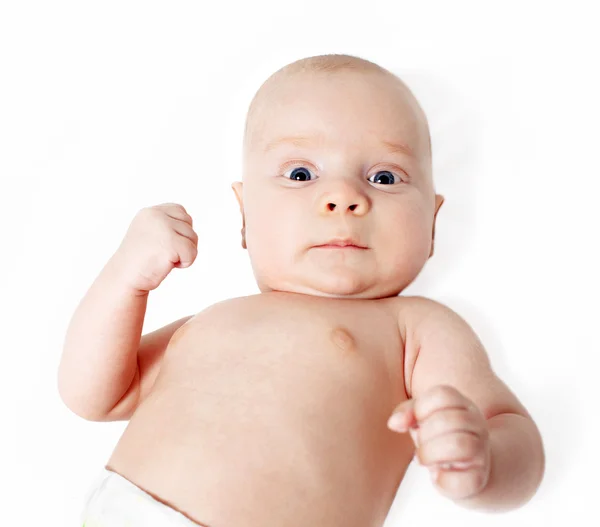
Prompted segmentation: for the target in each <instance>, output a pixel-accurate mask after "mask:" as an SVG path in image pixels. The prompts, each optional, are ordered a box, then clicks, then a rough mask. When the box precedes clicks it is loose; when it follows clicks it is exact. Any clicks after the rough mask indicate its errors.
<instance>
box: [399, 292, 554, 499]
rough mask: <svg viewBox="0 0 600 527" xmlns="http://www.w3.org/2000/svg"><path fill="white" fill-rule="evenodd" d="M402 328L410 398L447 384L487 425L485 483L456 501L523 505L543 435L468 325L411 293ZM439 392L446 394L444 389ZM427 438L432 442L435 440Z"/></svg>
mask: <svg viewBox="0 0 600 527" xmlns="http://www.w3.org/2000/svg"><path fill="white" fill-rule="evenodd" d="M406 331H407V348H408V349H406V358H405V360H406V364H405V372H406V376H405V384H406V390H407V394H408V395H409V397H410V398H411V399H415V400H417V404H418V401H419V398H421V400H425V398H426V397H429V398H430V397H432V395H431V394H432V393H433V390H436V397H438V398H440V397H442V395H443V394H442V392H441V391H439V390H440V388H436V387H442V386H448V387H450V389H454V390H456V391H457V392H459V393H460V394H462V396H464V397H466V398H467V399H468V400H470V401H471V402H472V403H473V404H475V406H476V407H477V408H478V409H479V411H480V412H481V414H482V415H483V418H484V419H485V422H486V423H487V430H488V432H489V445H490V448H491V472H490V475H489V479H488V482H487V484H486V486H485V487H484V488H483V489H482V490H481V491H480V492H479V493H478V494H476V495H474V496H471V497H468V498H465V499H461V500H457V503H458V504H460V505H462V506H465V507H468V508H478V509H486V510H494V511H499V510H509V509H513V508H516V507H519V506H521V505H523V504H524V503H526V502H527V501H528V500H529V499H530V498H531V497H532V496H533V494H534V493H535V491H536V490H537V487H538V486H539V484H540V482H541V479H542V476H543V472H544V451H543V445H542V439H541V436H540V433H539V430H538V429H537V427H536V425H535V423H534V422H533V419H532V418H531V416H530V415H529V413H528V412H527V410H526V409H525V407H524V406H523V405H522V404H521V402H520V401H519V400H518V399H517V397H516V396H515V395H514V394H513V393H512V392H511V391H510V389H509V388H508V387H507V386H506V384H505V383H504V382H502V380H501V379H499V378H498V377H497V376H496V374H495V373H494V371H493V370H492V367H491V364H490V361H489V358H488V356H487V354H486V351H485V349H484V348H483V345H482V344H481V342H480V340H479V338H478V337H477V335H476V334H475V332H474V331H473V329H472V328H471V327H470V326H469V325H468V324H467V323H466V322H465V321H464V320H463V319H462V318H461V317H460V316H459V315H458V314H456V313H455V312H454V311H452V310H451V309H450V308H448V307H446V306H444V305H442V304H440V303H438V302H435V301H433V300H429V299H426V298H422V297H415V298H414V310H413V311H412V313H411V314H410V318H409V319H407V327H406ZM424 394H427V395H424ZM444 394H445V395H444V396H448V397H450V393H449V392H448V391H447V390H446V391H444ZM440 400H441V399H440ZM421 411H423V408H422V407H421ZM433 415H435V414H431V416H433ZM446 415H448V416H449V415H450V414H449V413H448V412H446ZM422 418H423V419H426V420H429V418H428V417H425V416H422ZM438 418H439V415H438ZM432 419H434V420H435V418H432ZM432 423H433V421H432ZM432 423H431V424H432ZM426 426H427V425H426ZM428 428H430V429H431V426H429V427H428ZM429 431H431V430H429ZM417 433H418V432H417ZM457 440H458V439H457V438H454V437H453V441H457ZM430 441H431V443H430V445H432V444H433V441H434V439H433V438H432V439H430ZM426 445H427V443H425V444H424V445H419V447H420V448H424V449H425V450H427V448H429V452H428V454H429V456H430V455H431V446H430V447H427V446H426ZM438 446H439V443H438ZM456 446H457V447H458V445H456ZM453 448H454V447H453ZM426 457H428V456H426ZM447 481H449V480H447Z"/></svg>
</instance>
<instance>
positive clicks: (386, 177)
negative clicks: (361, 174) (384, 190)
mask: <svg viewBox="0 0 600 527" xmlns="http://www.w3.org/2000/svg"><path fill="white" fill-rule="evenodd" d="M380 174H382V176H381V179H382V180H383V181H390V180H392V181H393V179H394V178H397V176H396V175H395V174H393V173H392V172H390V171H389V170H380V171H379V172H377V173H375V174H374V175H373V176H371V178H372V177H376V176H379V175H380ZM371 178H369V181H371ZM373 183H376V182H375V181H373ZM388 184H392V183H386V185H388Z"/></svg>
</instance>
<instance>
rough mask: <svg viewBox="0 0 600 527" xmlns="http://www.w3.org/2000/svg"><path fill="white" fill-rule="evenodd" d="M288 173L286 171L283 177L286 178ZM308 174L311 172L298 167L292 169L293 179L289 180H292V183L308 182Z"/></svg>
mask: <svg viewBox="0 0 600 527" xmlns="http://www.w3.org/2000/svg"><path fill="white" fill-rule="evenodd" d="M287 172H288V171H287V170H286V171H285V172H284V173H283V174H282V175H283V176H284V177H285V174H287ZM307 174H310V172H309V170H308V169H306V168H305V167H296V168H294V169H292V173H291V177H289V178H287V179H291V180H292V181H308V179H307Z"/></svg>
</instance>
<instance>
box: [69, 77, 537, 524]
mask: <svg viewBox="0 0 600 527" xmlns="http://www.w3.org/2000/svg"><path fill="white" fill-rule="evenodd" d="M276 88H277V89H276V90H274V91H273V92H269V91H267V94H268V100H267V101H266V102H262V103H261V104H259V105H257V111H256V112H255V117H254V118H255V119H256V123H253V124H252V126H251V131H252V134H251V135H250V136H249V138H250V140H249V141H248V143H247V145H246V146H247V148H246V149H245V156H244V169H245V172H244V181H243V182H235V183H234V184H233V185H232V188H233V190H234V192H235V196H236V199H237V201H238V204H239V206H240V211H241V214H242V246H243V247H244V248H246V249H247V250H248V252H249V256H250V259H251V263H252V267H253V271H254V274H255V277H256V280H257V284H258V286H259V288H260V291H261V294H258V295H254V296H249V297H244V298H236V299H231V300H226V301H223V302H220V303H218V304H215V305H213V306H211V307H209V308H208V309H206V310H204V311H202V312H201V313H198V314H197V315H196V316H194V317H189V318H186V319H185V320H181V321H178V322H177V323H173V324H172V325H170V326H169V327H167V328H163V330H162V332H161V333H160V335H157V336H156V337H155V340H152V339H153V338H154V337H152V336H148V335H146V336H145V337H144V338H142V342H141V344H140V349H139V351H138V356H137V358H138V367H137V370H135V360H132V361H131V362H130V363H128V366H127V369H126V370H125V369H123V372H125V371H126V372H127V375H128V376H129V378H131V375H133V374H132V373H131V372H133V371H134V370H135V375H134V376H133V379H132V380H131V381H129V382H130V387H129V389H126V385H125V386H123V387H122V388H121V387H119V391H120V393H124V392H125V393H124V395H123V396H122V397H121V399H120V400H119V401H118V402H117V403H116V404H115V403H114V399H113V400H112V401H113V402H111V403H110V405H107V404H106V400H104V401H103V400H100V399H99V398H98V397H97V396H96V395H97V394H93V393H89V391H88V392H87V395H86V398H87V400H89V401H92V400H94V401H95V402H94V403H93V407H94V408H95V410H94V411H92V410H86V409H85V408H84V404H83V403H79V404H80V406H79V411H80V412H81V413H80V415H84V413H85V412H88V413H87V415H88V416H89V418H92V419H94V420H114V419H129V418H130V422H129V425H128V427H127V429H126V430H125V432H124V434H123V436H122V437H121V439H120V441H119V443H118V445H117V446H116V448H115V450H114V452H113V454H112V456H111V457H110V459H109V461H108V463H107V465H106V467H107V468H108V469H109V470H112V471H115V472H117V473H119V474H121V475H123V476H124V477H125V478H127V479H128V480H130V481H131V482H133V483H134V484H135V485H137V486H139V487H140V488H142V489H143V490H145V491H146V492H148V493H149V494H151V495H152V496H154V497H155V498H156V499H158V500H159V501H162V502H163V503H165V504H167V505H168V506H170V507H172V508H174V509H175V510H178V511H180V512H182V513H183V514H185V515H186V516H187V517H188V518H189V519H190V520H192V521H193V522H196V523H198V524H200V525H204V526H208V527H225V526H228V525H244V526H248V527H254V526H256V527H258V526H261V527H268V526H271V525H272V526H278V527H281V526H286V527H293V526H295V525H298V526H300V525H302V526H306V525H319V526H322V527H334V526H339V525H344V526H346V527H353V526H356V527H358V526H360V527H369V526H373V527H376V526H380V525H382V524H383V522H384V521H385V518H386V516H387V514H388V512H389V508H390V506H391V504H392V502H393V499H394V496H395V494H396V491H397V489H398V486H399V485H400V482H401V481H402V478H403V476H404V474H405V471H406V469H407V466H408V464H409V463H410V461H411V460H412V457H413V454H414V452H415V449H414V444H413V442H412V440H411V438H410V436H409V434H408V433H396V432H394V431H392V430H390V429H389V428H388V426H386V423H387V420H388V418H389V416H390V415H391V413H392V411H393V409H394V408H395V407H396V406H397V405H399V404H400V403H402V402H403V401H406V400H407V398H409V397H412V396H415V395H420V394H421V393H424V392H426V390H427V389H428V388H430V387H431V386H432V385H438V384H440V382H441V381H445V380H447V379H450V380H452V382H453V384H454V385H455V386H457V387H460V389H461V391H462V393H464V394H466V395H468V396H469V397H470V398H471V400H472V401H474V402H475V404H476V405H479V406H480V407H481V408H482V409H484V410H485V412H486V416H491V415H492V414H493V413H494V412H492V410H493V409H496V408H502V409H504V410H507V409H510V410H513V411H514V412H517V411H518V412H522V415H525V410H524V409H523V408H522V406H520V404H519V403H518V401H517V400H516V398H515V397H514V396H513V395H512V394H511V393H510V392H509V391H508V390H507V389H506V388H505V386H504V385H502V384H501V383H500V382H499V381H497V379H496V378H495V377H494V376H493V374H492V372H491V370H490V369H489V365H488V363H487V362H486V360H485V358H484V352H483V351H482V350H481V349H480V347H479V346H478V345H476V343H475V340H474V339H473V338H472V336H471V333H470V332H469V330H468V328H466V326H463V325H461V324H459V323H458V322H457V321H456V320H455V319H453V318H452V317H450V316H448V313H446V312H442V311H439V310H438V311H437V313H439V316H436V317H434V316H432V315H429V313H430V312H432V311H431V310H430V309H429V304H424V303H423V299H420V298H419V297H406V296H398V294H399V293H400V292H401V291H402V290H403V289H404V288H405V287H406V286H407V285H409V284H410V283H411V282H412V281H413V280H414V279H415V278H416V277H417V275H418V274H419V272H420V271H421V269H422V268H423V266H424V265H425V263H426V262H427V260H428V259H429V258H430V257H431V256H432V255H433V242H434V234H435V219H436V215H437V212H438V210H439V208H440V206H441V204H442V202H443V197H442V196H440V195H437V194H436V193H435V191H434V188H433V183H432V179H431V172H430V169H431V167H430V161H431V160H430V158H428V157H427V152H426V150H427V149H426V144H427V141H426V135H425V134H424V128H423V126H424V123H423V122H422V121H421V120H420V114H419V112H418V111H416V109H415V106H414V103H413V101H412V99H411V98H410V97H409V95H408V94H407V93H406V92H405V91H403V90H402V89H401V88H399V86H398V85H397V84H396V83H394V82H393V81H392V80H391V79H390V78H389V77H387V76H385V75H379V74H375V73H372V72H369V73H364V72H356V71H351V72H348V71H342V72H336V73H335V75H329V74H321V73H318V74H315V75H314V76H313V75H312V74H308V73H306V74H305V73H303V74H302V75H293V76H291V77H288V78H284V79H282V80H281V81H279V83H278V84H277V86H276ZM299 134H302V135H305V136H310V137H311V138H312V139H313V142H312V143H309V142H307V141H306V140H303V141H298V140H296V141H295V142H294V143H293V144H292V143H286V144H285V146H280V147H277V148H273V149H269V150H267V151H266V150H265V149H266V147H267V146H268V145H269V144H272V142H273V141H276V140H278V139H280V138H281V137H289V136H290V135H299ZM315 134H320V135H321V136H322V137H321V138H320V139H316V136H315ZM386 141H387V142H393V143H396V144H403V145H404V146H405V147H407V148H408V153H407V150H406V148H403V149H402V151H398V150H397V151H396V152H390V151H389V145H388V147H386V146H385V142H386ZM290 162H293V164H290ZM292 176H294V177H292ZM295 176H299V177H295ZM313 176H314V177H313ZM335 237H340V238H346V237H351V238H353V239H355V240H356V241H357V242H360V245H361V246H363V248H362V249H358V248H337V249H335V248H323V247H318V245H320V244H326V243H327V242H328V241H330V240H331V239H332V238H335ZM118 268H119V266H118V265H116V264H115V265H114V269H118ZM111 269H113V267H111V266H107V270H106V271H105V273H106V275H105V276H104V277H103V278H102V280H99V281H98V284H97V286H96V288H95V289H94V291H93V292H91V293H90V295H94V296H89V301H88V303H87V304H85V306H84V309H85V310H87V311H86V312H84V311H83V310H82V312H81V313H80V316H79V318H78V319H77V321H76V322H74V323H73V328H72V329H71V332H72V334H73V335H80V337H79V340H76V338H75V337H73V338H72V344H71V345H70V349H69V353H68V355H66V356H67V359H65V361H64V362H65V364H64V367H63V372H64V373H63V375H62V377H63V378H64V381H63V384H62V385H63V393H64V394H65V396H64V397H65V398H67V396H68V398H69V400H70V401H71V402H72V404H73V405H75V404H78V403H77V401H78V400H81V397H79V396H78V394H79V393H80V392H79V391H80V390H83V389H84V388H85V386H86V383H85V381H83V380H79V381H78V382H79V384H78V385H76V383H75V381H74V379H75V378H76V377H75V373H76V372H80V371H82V367H83V366H81V365H80V363H78V362H76V360H77V358H76V357H77V354H78V353H80V352H78V349H80V348H85V342H84V340H83V336H84V335H85V333H86V331H85V329H86V328H85V327H84V324H91V322H89V321H90V320H94V316H93V312H94V309H101V306H100V304H101V303H102V302H105V303H106V304H108V301H107V300H103V299H104V298H105V297H106V296H107V294H106V290H111V289H110V288H113V287H115V286H114V285H113V284H115V283H116V282H118V280H117V279H116V278H115V277H116V276H117V275H116V274H114V275H113V274H111V273H113V272H114V273H116V271H113V270H111ZM115 291H116V290H115ZM111 298H112V302H113V305H116V306H120V307H121V310H122V313H120V315H119V320H121V319H122V318H123V317H125V316H130V317H132V318H131V319H130V323H129V326H128V328H129V329H128V330H127V331H122V332H121V333H127V335H128V336H129V338H128V339H126V340H125V339H124V337H123V334H121V335H120V337H121V338H122V339H123V342H127V343H130V341H131V342H132V341H133V340H135V339H133V337H132V335H134V333H135V336H137V337H138V338H139V331H140V330H141V321H142V320H143V313H144V310H145V301H144V300H141V299H140V298H137V297H135V296H132V295H131V294H129V295H124V294H122V293H119V294H117V293H116V292H115V293H113V294H112V295H111ZM92 299H94V300H92ZM126 302H127V303H126ZM104 312H108V309H107V308H105V309H104ZM128 313H129V315H128ZM131 313H135V315H136V317H137V318H135V319H134V318H133V315H132V314H131ZM105 318H106V317H105ZM425 321H427V322H425ZM184 322H185V324H184ZM444 324H446V326H444ZM90 327H91V326H90ZM445 327H447V328H448V331H452V332H453V333H448V335H452V337H453V338H452V339H451V340H449V341H448V342H451V343H455V344H456V345H457V346H458V347H457V350H451V351H452V353H454V354H455V355H456V357H458V356H459V351H460V350H461V349H466V350H468V352H469V353H471V354H472V355H471V356H469V357H466V358H465V360H464V362H462V363H460V361H458V360H457V361H456V362H455V363H453V362H452V361H453V360H454V359H453V358H452V356H451V355H450V354H448V353H447V354H445V355H444V353H443V349H442V348H443V346H442V345H440V342H437V341H435V340H434V338H442V343H443V344H444V345H445V341H444V340H443V337H444V335H445V329H444V328H445ZM177 328H179V329H177ZM94 331H99V330H98V329H94ZM104 333H105V334H107V332H106V331H105V332H104ZM171 335H172V338H171ZM426 335H434V338H432V340H430V342H432V343H434V344H433V345H432V346H431V351H429V350H428V349H427V346H424V347H423V349H420V346H419V342H420V339H421V338H424V339H425V337H426ZM440 335H441V337H440ZM463 336H464V338H465V340H464V342H465V343H466V344H465V346H462V339H463ZM468 339H471V340H468ZM94 342H95V343H96V344H95V345H96V346H98V349H99V350H100V349H102V348H103V347H106V346H105V345H104V343H102V342H101V341H100V339H99V337H96V338H95V339H94ZM424 342H426V341H425V340H424ZM128 345H129V344H128ZM165 348H166V350H165ZM110 349H111V350H112V353H113V354H114V355H115V356H118V351H119V349H118V347H117V346H115V345H112V346H111V347H110ZM163 351H164V355H162V353H163ZM418 351H420V357H419V360H420V364H421V366H420V367H415V362H416V360H417V353H418ZM436 353H437V355H436ZM463 355H464V354H463ZM132 357H133V355H132ZM96 360H97V364H98V367H102V365H103V364H104V363H103V362H102V361H101V360H99V359H96ZM112 362H116V359H115V360H113V361H112ZM81 364H84V362H83V361H81ZM95 364H96V363H95ZM465 365H466V366H465ZM413 369H414V376H413ZM440 369H441V373H440ZM114 376H115V377H116V374H115V375H114ZM120 376H121V377H124V376H125V373H121V374H120ZM107 377H108V374H107ZM473 378H481V379H485V382H482V383H479V384H478V383H472V382H471V380H472V379H473ZM74 386H76V387H74ZM114 391H115V390H114V389H113V392H114ZM69 394H70V395H69ZM86 404H88V403H86ZM88 407H89V408H91V407H92V403H91V402H90V403H89V404H88ZM107 407H111V408H112V409H111V410H110V411H108V412H106V413H105V412H104V410H103V409H104V408H107ZM529 457H531V456H529ZM521 464H522V465H523V463H521ZM505 465H508V463H505ZM506 479H507V481H509V478H508V477H507V478H506ZM492 487H493V486H492ZM504 489H505V487H503V488H502V492H500V493H499V494H506V492H504ZM492 490H493V489H492Z"/></svg>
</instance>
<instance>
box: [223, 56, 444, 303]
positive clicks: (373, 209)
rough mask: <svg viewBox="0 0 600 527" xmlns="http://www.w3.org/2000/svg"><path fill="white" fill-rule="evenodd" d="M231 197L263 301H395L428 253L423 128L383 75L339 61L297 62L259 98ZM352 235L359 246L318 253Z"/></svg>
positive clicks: (413, 105) (437, 200)
mask: <svg viewBox="0 0 600 527" xmlns="http://www.w3.org/2000/svg"><path fill="white" fill-rule="evenodd" d="M243 146H244V154H243V163H244V167H243V177H242V180H243V183H242V182H239V181H238V182H235V183H233V185H232V188H233V190H234V192H235V194H236V197H237V200H238V203H239V206H240V211H241V213H242V225H243V228H242V246H243V247H244V248H247V249H248V252H249V255H250V261H251V265H252V269H253V272H254V276H255V277H256V280H257V283H258V286H259V288H260V290H261V292H269V291H288V292H294V293H303V294H309V295H317V296H325V297H336V298H383V297H390V296H396V295H397V294H398V293H399V292H400V291H402V290H403V289H404V288H406V286H408V285H409V284H410V283H411V282H412V281H413V280H414V279H415V278H416V277H417V275H418V274H419V273H420V271H421V269H422V268H423V266H424V265H425V263H426V262H427V260H428V259H429V257H430V256H431V255H433V242H434V234H435V218H436V215H437V212H438V210H439V208H440V206H441V204H442V202H443V197H442V196H440V195H436V194H435V190H434V186H433V180H432V173H431V172H432V170H431V141H430V136H429V129H428V125H427V119H426V117H425V114H424V112H423V110H422V109H421V107H420V106H419V104H418V102H417V100H416V99H415V97H414V96H413V95H412V93H411V92H410V90H409V89H408V87H407V86H406V85H405V84H404V83H403V82H402V81H401V80H400V79H398V77H396V76H395V75H393V74H392V73H391V72H389V71H387V70H385V69H383V68H381V67H380V66H378V65H376V64H373V63H372V62H369V61H366V60H364V59H360V58H358V57H353V56H348V55H325V56H320V57H310V58H307V59H302V60H299V61H296V62H294V63H292V64H289V65H288V66H286V67H284V68H282V69H280V70H279V71H277V72H275V73H274V74H273V75H272V76H271V77H269V79H267V81H266V82H265V83H264V84H263V85H262V86H261V87H260V89H259V90H258V92H257V93H256V95H255V97H254V99H253V100H252V103H251V104H250V108H249V110H248V116H247V119H246V130H245V135H244V145H243ZM347 238H350V239H352V240H353V241H354V243H356V244H358V245H360V246H362V247H365V248H364V249H358V248H348V247H347V248H337V249H336V248H331V247H329V248H326V247H317V246H319V245H322V244H327V243H329V242H331V241H332V240H334V239H347Z"/></svg>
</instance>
